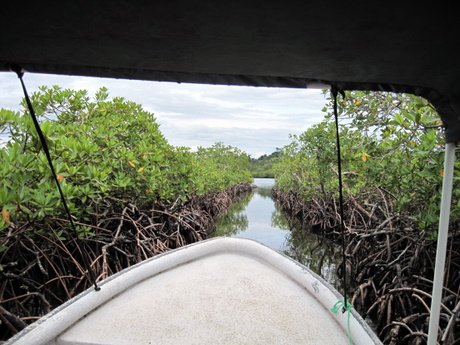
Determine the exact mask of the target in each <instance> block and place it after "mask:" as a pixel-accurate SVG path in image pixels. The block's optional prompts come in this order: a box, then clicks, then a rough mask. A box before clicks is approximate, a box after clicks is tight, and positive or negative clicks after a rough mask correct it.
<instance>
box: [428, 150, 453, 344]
mask: <svg viewBox="0 0 460 345" xmlns="http://www.w3.org/2000/svg"><path fill="white" fill-rule="evenodd" d="M454 163H455V143H447V144H446V150H445V157H444V177H443V182H442V197H441V211H440V214H439V230H438V244H437V248H436V264H435V269H434V277H433V292H432V298H431V315H430V325H429V329H428V345H436V344H437V337H438V327H439V316H440V311H441V299H442V290H443V285H444V268H445V262H446V250H447V238H448V232H449V217H450V207H451V199H452V185H453V177H454Z"/></svg>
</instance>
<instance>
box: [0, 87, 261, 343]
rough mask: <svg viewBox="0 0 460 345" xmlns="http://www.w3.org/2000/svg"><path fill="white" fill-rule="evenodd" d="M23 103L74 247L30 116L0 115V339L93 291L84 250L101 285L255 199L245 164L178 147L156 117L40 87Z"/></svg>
mask: <svg viewBox="0 0 460 345" xmlns="http://www.w3.org/2000/svg"><path fill="white" fill-rule="evenodd" d="M31 99H32V102H33V104H34V109H35V111H36V113H37V116H38V118H39V121H40V123H41V128H42V131H43V133H44V134H45V136H46V138H47V144H48V146H49V149H50V152H51V156H52V157H53V159H54V167H55V170H56V176H57V178H58V180H59V181H60V185H61V187H62V190H63V192H64V194H65V197H66V200H67V204H68V206H69V209H70V213H71V214H72V217H73V220H74V222H75V224H76V230H77V236H75V235H74V233H73V232H72V229H71V227H70V226H69V220H68V218H67V217H66V214H65V212H64V207H63V202H62V201H61V199H60V197H59V194H58V190H57V188H56V184H55V181H54V180H53V176H52V173H51V170H50V169H49V167H48V164H47V162H46V157H45V154H44V152H43V150H42V144H41V143H40V141H39V139H38V136H37V134H36V132H35V129H34V128H33V123H32V120H31V118H30V114H29V112H28V109H27V106H26V105H25V103H24V104H23V106H24V110H23V111H22V112H13V111H9V110H5V109H2V110H0V112H1V116H0V118H1V122H0V132H3V131H9V132H10V133H11V140H10V141H9V142H8V143H7V144H6V146H4V147H2V148H0V161H1V162H2V165H1V166H0V180H1V181H2V182H3V183H2V184H1V186H0V210H1V215H0V278H1V279H0V280H1V286H0V300H1V301H2V304H1V306H0V319H1V327H2V329H1V337H2V338H5V337H8V336H9V335H11V334H12V333H14V332H15V331H17V330H19V329H21V328H23V327H24V325H25V324H26V323H27V322H30V321H31V320H34V319H35V318H38V317H39V316H41V315H42V314H43V313H46V312H48V311H49V310H50V309H52V308H53V307H55V306H57V305H59V304H61V303H62V302H64V301H66V300H67V299H69V298H71V297H72V296H74V295H75V294H76V293H78V292H79V291H81V290H83V289H84V288H86V287H88V286H89V285H90V284H91V283H90V282H88V280H87V279H85V268H84V267H82V266H81V265H82V262H83V261H82V251H85V252H86V253H87V254H88V255H89V258H90V259H89V261H90V263H91V266H92V268H93V270H94V271H95V273H96V274H95V275H96V277H97V279H98V280H100V279H103V278H105V277H107V276H109V275H110V274H112V273H114V272H117V271H119V270H121V269H123V268H125V267H127V266H130V265H133V264H135V263H137V262H139V261H141V260H143V259H145V258H148V257H150V256H153V255H155V254H158V253H161V252H164V251H167V250H169V249H171V248H175V247H178V246H182V245H184V244H188V243H191V242H195V241H198V240H201V239H204V238H206V236H207V231H208V229H209V228H210V227H211V226H212V223H213V220H214V217H215V216H216V215H217V214H219V213H221V212H222V211H223V210H225V209H226V208H227V207H229V206H230V204H231V202H232V200H234V199H236V198H238V197H239V196H241V195H242V194H244V193H248V192H249V191H250V190H251V188H252V186H251V182H252V177H251V175H250V173H249V171H248V170H247V168H248V165H249V156H248V155H247V154H246V153H244V152H242V151H241V150H239V149H237V148H234V147H231V146H225V145H224V144H223V143H216V144H215V145H213V146H212V147H209V148H199V149H198V150H197V152H191V151H190V150H189V149H188V148H184V147H174V146H172V145H170V144H168V142H167V140H166V139H165V137H164V136H163V135H162V134H161V132H160V129H159V125H158V123H157V122H156V119H155V116H154V115H153V114H152V113H149V112H147V111H145V110H143V109H142V107H141V106H140V105H139V104H136V103H133V102H130V101H127V100H125V99H123V98H121V97H115V98H110V97H109V94H108V91H107V89H105V88H102V89H100V90H99V91H98V92H97V93H96V94H95V96H94V98H91V97H90V96H89V95H88V94H87V92H86V91H74V90H63V89H61V88H59V87H57V86H55V87H51V88H49V87H42V88H41V89H40V91H39V92H37V93H35V94H33V95H32V96H31ZM75 237H78V238H79V242H80V247H79V246H77V245H76V241H75ZM80 248H81V251H80ZM24 320H26V321H24Z"/></svg>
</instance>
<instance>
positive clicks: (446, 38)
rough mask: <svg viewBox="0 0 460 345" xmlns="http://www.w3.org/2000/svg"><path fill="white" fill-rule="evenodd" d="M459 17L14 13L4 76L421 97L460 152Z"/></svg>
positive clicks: (5, 35)
mask: <svg viewBox="0 0 460 345" xmlns="http://www.w3.org/2000/svg"><path fill="white" fill-rule="evenodd" d="M456 17H457V14H456V13H455V11H453V10H452V9H449V8H447V5H446V8H442V6H441V5H440V4H436V5H433V6H423V5H421V4H417V5H414V4H412V3H410V2H408V1H405V2H398V3H397V4H396V3H395V4H394V5H389V4H388V3H385V2H375V1H368V2H365V3H363V4H360V5H357V4H356V3H350V2H345V1H335V0H331V1H315V2H313V1H305V0H304V1H285V2H279V1H277V2H271V1H249V0H248V1H244V2H243V1H225V2H224V1H143V2H141V1H137V2H135V1H123V0H112V1H92V2H86V1H72V2H56V3H54V4H50V2H38V1H35V2H27V3H26V4H24V3H23V2H18V1H16V2H14V1H9V2H8V3H7V4H3V5H2V14H1V20H0V26H1V41H0V42H1V45H0V71H8V70H9V65H10V64H19V65H20V66H21V67H22V68H23V69H25V70H26V71H29V72H40V73H52V74H66V75H84V76H99V77H113V78H126V79H142V80H157V81H173V82H190V83H207V84H227V85H249V86H268V87H270V86H276V87H295V88H299V87H300V88H303V87H307V86H308V85H311V84H317V83H320V84H321V83H322V84H329V85H333V86H335V87H336V88H338V89H340V90H348V89H360V90H383V91H394V92H405V93H413V94H416V95H420V96H423V97H425V98H427V99H428V100H429V101H430V102H432V103H433V104H434V105H435V106H436V107H437V109H438V111H439V113H440V116H441V118H442V120H443V122H444V124H445V126H446V138H447V141H448V142H456V141H460V120H459V119H460V117H459V116H460V63H459V62H458V61H459V60H458V56H457V55H456V54H455V51H456V47H457V46H458V42H459V39H458V29H457V24H456V23H457V18H456Z"/></svg>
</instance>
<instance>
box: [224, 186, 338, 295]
mask: <svg viewBox="0 0 460 345" xmlns="http://www.w3.org/2000/svg"><path fill="white" fill-rule="evenodd" d="M254 184H255V185H257V186H258V188H256V189H255V190H254V191H253V192H252V193H251V194H250V195H248V196H246V197H245V198H243V199H242V200H240V201H239V202H237V203H235V204H234V205H232V207H231V208H230V209H229V211H228V213H227V214H226V215H225V216H223V217H222V218H221V219H220V220H219V221H218V223H217V227H216V236H232V237H240V238H250V239H253V240H256V241H258V242H260V243H262V244H265V245H266V246H268V247H270V248H272V249H274V250H277V251H279V252H282V253H284V254H286V255H288V256H290V257H292V258H293V259H294V260H296V261H298V262H300V263H302V264H304V265H305V266H307V267H308V268H310V269H311V270H312V271H313V272H315V273H317V274H319V275H321V276H322V277H323V278H324V279H325V280H326V281H328V282H329V283H330V284H332V285H334V286H335V287H336V288H338V289H340V279H339V278H338V277H337V274H336V271H337V266H338V265H339V263H340V260H341V256H340V254H339V253H340V251H338V250H337V249H336V246H335V245H334V244H332V243H330V242H328V241H326V240H325V239H322V238H320V237H318V236H316V235H314V234H311V233H309V232H308V231H302V230H301V229H299V228H292V229H291V226H290V224H289V222H288V219H287V217H286V215H285V214H284V213H283V212H281V210H280V209H279V208H278V207H277V205H276V204H275V202H274V201H273V198H272V192H271V190H272V188H273V186H274V184H275V180H274V179H254Z"/></svg>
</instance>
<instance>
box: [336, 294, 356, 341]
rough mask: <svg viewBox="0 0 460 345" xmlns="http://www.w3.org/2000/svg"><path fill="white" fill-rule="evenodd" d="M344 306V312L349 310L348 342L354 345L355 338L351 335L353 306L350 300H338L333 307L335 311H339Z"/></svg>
mask: <svg viewBox="0 0 460 345" xmlns="http://www.w3.org/2000/svg"><path fill="white" fill-rule="evenodd" d="M341 308H342V312H343V313H344V312H347V333H348V342H349V343H350V345H353V339H352V337H351V327H350V317H351V310H352V309H353V306H352V305H351V304H350V301H348V300H346V299H341V300H340V301H338V302H337V303H336V304H334V306H333V307H332V308H331V311H332V312H333V313H337V312H338V311H339V310H340V309H341Z"/></svg>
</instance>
